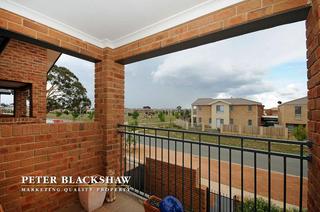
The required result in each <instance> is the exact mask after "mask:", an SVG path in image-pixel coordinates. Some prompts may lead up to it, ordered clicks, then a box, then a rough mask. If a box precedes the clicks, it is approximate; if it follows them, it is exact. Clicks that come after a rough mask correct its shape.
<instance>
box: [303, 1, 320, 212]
mask: <svg viewBox="0 0 320 212" xmlns="http://www.w3.org/2000/svg"><path fill="white" fill-rule="evenodd" d="M319 8H320V2H319V1H317V0H313V1H312V8H311V9H310V11H309V14H308V17H307V21H306V29H307V33H306V35H307V67H308V119H309V121H308V139H309V140H311V141H312V142H313V145H312V148H311V151H310V153H311V156H312V160H311V161H309V164H308V211H311V212H313V211H317V209H319V208H320V195H319V190H320V181H319V179H320V171H319V168H320V68H319V65H320V54H319V50H320V42H319V36H320V13H319Z"/></svg>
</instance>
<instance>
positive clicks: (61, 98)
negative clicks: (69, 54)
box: [47, 65, 91, 118]
mask: <svg viewBox="0 0 320 212" xmlns="http://www.w3.org/2000/svg"><path fill="white" fill-rule="evenodd" d="M90 107H91V101H90V99H89V98H88V97H87V90H86V88H85V87H84V86H83V85H82V84H81V82H80V81H79V79H78V77H77V76H76V75H75V74H73V73H72V72H71V71H70V70H69V69H67V68H65V67H59V66H56V65H55V66H53V68H52V69H51V70H50V71H49V73H48V78H47V112H50V111H53V110H61V111H63V112H66V111H67V112H68V113H69V112H70V113H71V114H72V116H73V118H77V117H78V116H79V115H80V114H81V113H85V112H86V111H87V109H88V108H90Z"/></svg>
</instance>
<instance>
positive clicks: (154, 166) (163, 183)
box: [145, 158, 207, 211]
mask: <svg viewBox="0 0 320 212" xmlns="http://www.w3.org/2000/svg"><path fill="white" fill-rule="evenodd" d="M162 165H163V167H162V168H161V166H162ZM149 170H150V171H149ZM161 170H162V172H161ZM175 171H176V172H175ZM156 172H157V173H156ZM168 172H169V178H168ZM190 172H191V169H190V168H187V167H185V168H184V173H185V174H184V184H182V179H183V176H182V175H183V167H182V166H178V165H177V166H176V169H175V165H174V164H169V165H168V163H167V162H161V160H155V159H151V158H146V166H145V189H146V192H148V193H149V194H152V195H156V196H158V197H160V198H164V197H165V196H167V195H174V196H176V197H177V198H178V199H179V200H180V201H181V203H183V202H184V207H185V208H184V209H185V210H188V211H199V201H200V198H199V193H201V204H200V207H201V211H206V209H207V200H206V198H207V197H206V187H202V188H201V190H200V189H199V170H198V169H192V174H190ZM161 173H162V174H161ZM175 173H176V174H177V175H176V177H175ZM175 179H177V180H175ZM191 179H192V182H191ZM168 185H169V191H168ZM175 188H176V190H175ZM161 190H162V193H161ZM191 190H192V196H191ZM175 192H176V193H177V194H176V195H175ZM182 192H183V193H182ZM161 194H162V195H161ZM191 202H192V205H191ZM191 206H192V207H191ZM191 208H192V209H193V210H192V209H191Z"/></svg>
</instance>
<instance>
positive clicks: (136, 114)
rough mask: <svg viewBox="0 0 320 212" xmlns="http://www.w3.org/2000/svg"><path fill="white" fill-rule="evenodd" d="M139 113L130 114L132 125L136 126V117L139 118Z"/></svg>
mask: <svg viewBox="0 0 320 212" xmlns="http://www.w3.org/2000/svg"><path fill="white" fill-rule="evenodd" d="M139 115H140V114H139V112H138V111H136V110H135V111H134V112H133V113H132V114H131V117H132V119H133V123H132V124H133V125H138V117H139Z"/></svg>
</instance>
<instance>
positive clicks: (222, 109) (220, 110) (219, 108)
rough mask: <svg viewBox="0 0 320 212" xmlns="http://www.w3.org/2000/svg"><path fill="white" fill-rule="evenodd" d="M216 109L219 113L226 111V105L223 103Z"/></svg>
mask: <svg viewBox="0 0 320 212" xmlns="http://www.w3.org/2000/svg"><path fill="white" fill-rule="evenodd" d="M216 111H217V113H223V112H224V107H223V105H217V106H216Z"/></svg>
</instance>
